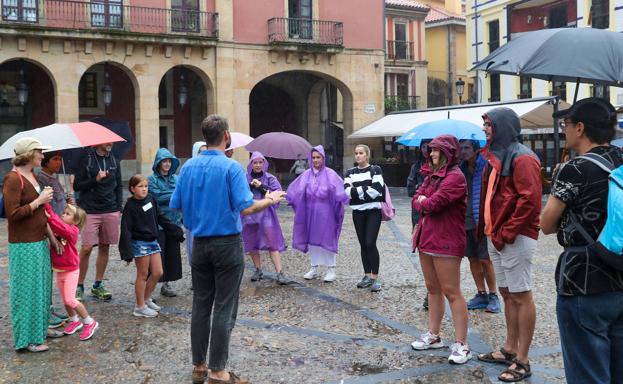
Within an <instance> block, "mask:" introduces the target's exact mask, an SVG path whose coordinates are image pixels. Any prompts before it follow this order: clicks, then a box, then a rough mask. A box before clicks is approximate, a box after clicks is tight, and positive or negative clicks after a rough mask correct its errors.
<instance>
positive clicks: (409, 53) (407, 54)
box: [385, 40, 415, 61]
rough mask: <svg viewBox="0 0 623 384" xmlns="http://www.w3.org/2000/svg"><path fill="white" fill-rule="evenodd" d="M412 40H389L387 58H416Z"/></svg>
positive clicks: (411, 59)
mask: <svg viewBox="0 0 623 384" xmlns="http://www.w3.org/2000/svg"><path fill="white" fill-rule="evenodd" d="M413 46H414V44H413V42H412V41H394V40H387V52H386V54H385V58H386V59H387V60H410V61H413V60H414V57H415V56H414V55H413Z"/></svg>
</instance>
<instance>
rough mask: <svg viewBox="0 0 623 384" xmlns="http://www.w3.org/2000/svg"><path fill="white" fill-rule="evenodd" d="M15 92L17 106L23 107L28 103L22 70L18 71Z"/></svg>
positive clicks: (26, 87) (26, 86)
mask: <svg viewBox="0 0 623 384" xmlns="http://www.w3.org/2000/svg"><path fill="white" fill-rule="evenodd" d="M15 89H16V90H17V100H18V101H19V105H22V106H23V105H25V104H26V103H27V102H28V85H26V82H25V81H24V70H23V69H20V70H19V83H18V84H17V85H16V86H15Z"/></svg>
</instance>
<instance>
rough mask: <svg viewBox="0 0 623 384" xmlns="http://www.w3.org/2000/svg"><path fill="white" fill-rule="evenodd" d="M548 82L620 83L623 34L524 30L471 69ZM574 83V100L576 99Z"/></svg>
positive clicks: (579, 30) (587, 29) (622, 82)
mask: <svg viewBox="0 0 623 384" xmlns="http://www.w3.org/2000/svg"><path fill="white" fill-rule="evenodd" d="M471 70H472V71H474V70H482V71H487V72H489V73H500V74H507V75H516V76H527V77H533V78H536V79H542V80H547V81H565V82H576V83H577V84H579V83H591V84H602V85H610V86H616V87H621V86H623V34H621V33H618V32H611V31H608V30H604V29H594V28H554V29H542V30H539V31H533V32H525V33H522V34H521V35H519V36H517V37H515V38H513V39H512V40H510V41H509V42H508V43H506V44H504V45H502V46H501V47H499V48H498V49H496V50H495V51H493V52H492V53H491V54H490V55H489V56H487V57H485V58H484V59H482V61H480V62H479V63H477V64H476V66H474V68H472V69H471ZM577 90H578V87H577V86H576V91H575V97H574V99H573V100H574V101H575V100H576V99H577Z"/></svg>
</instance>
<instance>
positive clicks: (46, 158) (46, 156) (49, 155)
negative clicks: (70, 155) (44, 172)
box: [41, 151, 63, 167]
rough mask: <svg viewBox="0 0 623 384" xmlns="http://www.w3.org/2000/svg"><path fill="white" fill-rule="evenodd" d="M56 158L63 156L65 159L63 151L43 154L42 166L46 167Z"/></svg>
mask: <svg viewBox="0 0 623 384" xmlns="http://www.w3.org/2000/svg"><path fill="white" fill-rule="evenodd" d="M54 156H61V158H62V157H63V155H62V154H61V151H54V152H45V153H44V154H43V160H41V166H42V167H45V166H46V165H47V164H48V162H50V160H52V158H53V157H54Z"/></svg>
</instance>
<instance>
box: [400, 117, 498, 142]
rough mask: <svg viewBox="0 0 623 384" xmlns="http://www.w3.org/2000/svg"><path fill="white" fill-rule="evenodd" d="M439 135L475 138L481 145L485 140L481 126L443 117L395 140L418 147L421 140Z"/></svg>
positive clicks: (464, 138) (461, 138) (460, 138)
mask: <svg viewBox="0 0 623 384" xmlns="http://www.w3.org/2000/svg"><path fill="white" fill-rule="evenodd" d="M439 135H453V136H454V137H456V138H457V139H459V140H477V141H478V142H479V143H480V145H481V146H484V145H485V144H486V142H487V138H486V136H485V133H484V132H483V131H482V127H480V126H478V125H476V124H474V123H470V122H469V121H464V120H454V119H444V120H437V121H431V122H429V123H424V124H420V125H418V126H417V127H415V128H413V129H411V130H409V131H407V133H405V134H404V135H402V136H400V138H399V139H398V140H396V142H397V143H398V144H402V145H406V146H407V147H419V146H420V145H421V144H422V140H431V139H434V138H435V137H437V136H439Z"/></svg>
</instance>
